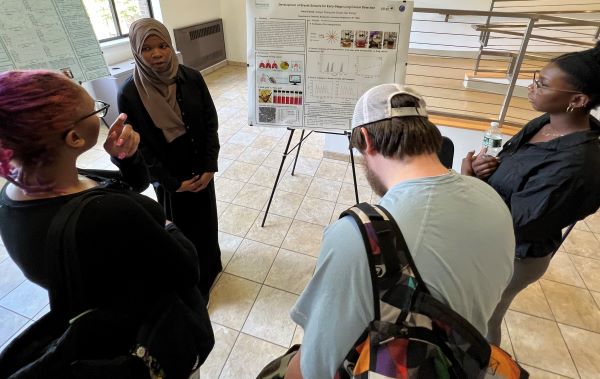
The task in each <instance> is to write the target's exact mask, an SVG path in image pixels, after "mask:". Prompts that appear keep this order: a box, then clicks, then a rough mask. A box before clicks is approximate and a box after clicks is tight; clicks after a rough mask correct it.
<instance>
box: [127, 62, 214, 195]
mask: <svg viewBox="0 0 600 379" xmlns="http://www.w3.org/2000/svg"><path fill="white" fill-rule="evenodd" d="M177 102H178V103H179V108H180V109H181V116H182V118H183V122H184V124H185V127H186V129H187V132H186V134H184V136H182V137H183V138H184V139H185V140H186V143H185V146H189V150H191V151H187V152H182V153H185V154H186V158H185V161H186V162H188V163H189V167H187V168H186V170H187V171H188V172H186V173H182V172H175V168H174V167H173V165H171V164H169V162H172V161H173V160H172V159H170V157H169V156H168V151H170V150H171V151H172V149H169V148H168V143H167V140H166V139H165V137H164V135H163V132H162V130H161V129H159V128H158V127H156V126H155V125H154V122H153V121H152V118H150V115H149V114H148V112H147V111H146V108H145V107H144V104H143V103H142V100H141V98H140V96H139V94H138V91H137V88H136V87H135V83H134V81H133V77H130V78H129V79H128V80H127V81H126V82H125V83H124V84H123V86H122V87H121V89H120V91H119V100H118V103H119V111H120V112H123V113H126V114H127V120H128V122H129V123H130V124H131V125H132V126H133V129H134V130H135V131H137V132H138V133H139V134H140V136H141V141H140V150H141V151H142V155H143V157H144V160H145V161H146V164H147V166H148V170H149V171H150V179H151V180H152V181H153V182H159V183H160V184H161V185H163V186H164V187H165V188H166V189H167V190H168V191H170V192H175V191H176V190H177V189H178V188H179V187H180V186H181V182H182V181H183V180H187V179H190V178H191V177H193V176H194V175H197V174H202V173H204V172H216V171H218V164H217V158H218V155H219V148H220V146H219V136H218V134H217V129H218V124H219V122H218V117H217V111H216V109H215V106H214V104H213V101H212V98H211V96H210V93H209V91H208V87H207V86H206V83H205V82H204V79H203V78H202V75H200V73H199V72H198V71H196V70H194V69H191V68H189V67H186V66H183V65H179V70H178V72H177ZM182 137H179V138H182ZM178 169H179V168H178Z"/></svg>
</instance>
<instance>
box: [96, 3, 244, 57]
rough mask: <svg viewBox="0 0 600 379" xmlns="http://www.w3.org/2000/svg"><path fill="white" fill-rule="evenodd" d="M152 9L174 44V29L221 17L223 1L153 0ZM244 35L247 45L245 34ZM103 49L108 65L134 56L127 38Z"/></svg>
mask: <svg viewBox="0 0 600 379" xmlns="http://www.w3.org/2000/svg"><path fill="white" fill-rule="evenodd" d="M224 1H226V0H224ZM152 10H153V12H154V17H155V18H156V19H157V20H160V21H162V23H163V24H165V26H166V27H167V29H168V30H169V33H171V38H172V39H173V44H175V39H174V38H173V29H176V28H181V27H184V26H189V25H194V24H198V23H202V22H206V21H210V20H214V19H216V18H221V1H219V0H216V1H215V0H152ZM225 32H227V30H225ZM243 37H244V46H245V38H246V36H245V34H244V35H243ZM102 51H103V53H104V59H105V60H106V63H107V64H108V65H113V64H115V63H117V62H122V61H125V60H127V59H131V58H132V57H133V56H132V54H131V47H130V45H129V41H127V40H122V41H118V42H112V43H106V44H103V45H102ZM244 61H245V60H244Z"/></svg>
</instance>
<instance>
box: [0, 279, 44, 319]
mask: <svg viewBox="0 0 600 379" xmlns="http://www.w3.org/2000/svg"><path fill="white" fill-rule="evenodd" d="M47 304H48V291H47V290H45V289H44V288H42V287H40V286H38V285H37V284H34V283H32V282H30V281H29V280H26V281H24V282H23V283H21V285H19V286H18V287H17V288H15V289H14V290H12V291H11V292H10V293H9V294H8V295H6V296H4V297H3V298H2V299H0V306H2V307H4V308H6V309H8V310H10V311H13V312H15V313H17V314H19V315H21V316H25V317H27V318H33V316H35V315H36V314H37V313H38V312H39V311H41V310H42V309H43V308H44V307H45V306H46V305H47Z"/></svg>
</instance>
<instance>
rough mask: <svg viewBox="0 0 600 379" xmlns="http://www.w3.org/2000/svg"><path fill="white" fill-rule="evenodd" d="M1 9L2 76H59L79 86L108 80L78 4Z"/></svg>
mask: <svg viewBox="0 0 600 379" xmlns="http://www.w3.org/2000/svg"><path fill="white" fill-rule="evenodd" d="M0 3H1V5H2V6H1V9H0V71H8V70H24V69H50V70H61V71H62V72H64V73H65V74H66V75H67V76H71V77H72V78H73V79H75V80H77V81H79V82H85V81H88V80H93V79H97V78H101V77H104V76H108V75H109V71H108V67H107V66H106V62H105V60H104V57H103V56H102V50H101V49H100V45H99V43H98V40H97V39H96V35H95V34H94V30H93V29H92V25H91V23H90V19H89V17H88V15H87V13H86V10H85V8H84V6H83V3H82V1H81V0H2V1H1V2H0Z"/></svg>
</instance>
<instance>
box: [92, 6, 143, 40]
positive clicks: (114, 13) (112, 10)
mask: <svg viewBox="0 0 600 379" xmlns="http://www.w3.org/2000/svg"><path fill="white" fill-rule="evenodd" d="M106 1H108V6H109V8H110V13H111V14H112V17H113V22H114V24H115V30H116V31H117V35H116V36H114V37H110V38H104V39H99V40H98V43H104V42H112V41H116V40H120V39H123V38H128V37H129V33H127V34H123V31H122V30H121V22H120V21H119V17H118V15H117V7H116V6H115V0H106ZM145 1H146V4H148V11H149V12H150V17H151V18H154V12H153V10H152V1H151V0H145Z"/></svg>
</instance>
